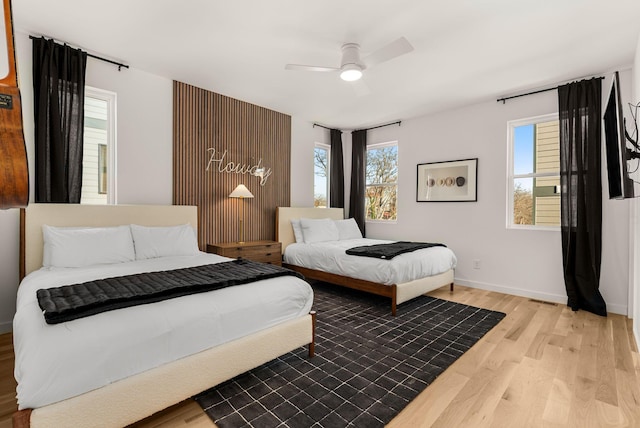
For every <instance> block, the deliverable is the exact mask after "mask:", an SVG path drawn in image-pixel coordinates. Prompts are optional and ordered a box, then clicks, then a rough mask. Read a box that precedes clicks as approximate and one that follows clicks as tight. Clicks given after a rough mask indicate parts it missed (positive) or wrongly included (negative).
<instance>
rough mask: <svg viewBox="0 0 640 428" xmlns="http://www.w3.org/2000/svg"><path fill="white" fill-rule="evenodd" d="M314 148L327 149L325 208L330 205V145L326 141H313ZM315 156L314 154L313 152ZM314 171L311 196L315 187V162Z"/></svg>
mask: <svg viewBox="0 0 640 428" xmlns="http://www.w3.org/2000/svg"><path fill="white" fill-rule="evenodd" d="M316 148H319V149H324V150H326V151H327V177H326V178H327V188H326V189H325V192H327V208H330V207H331V191H330V190H331V145H330V144H327V143H315V144H314V145H313V150H314V151H315V149H316ZM314 156H315V154H314ZM313 169H314V173H313V196H314V198H315V188H316V175H315V164H314V168H313ZM314 205H315V204H314Z"/></svg>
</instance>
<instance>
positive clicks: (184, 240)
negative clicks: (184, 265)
mask: <svg viewBox="0 0 640 428" xmlns="http://www.w3.org/2000/svg"><path fill="white" fill-rule="evenodd" d="M131 234H132V235H133V244H134V246H135V249H136V260H143V259H153V258H156V257H167V256H192V255H195V254H198V251H199V250H198V239H197V238H196V234H195V233H194V231H193V228H192V227H191V225H189V224H182V225H179V226H168V227H147V226H139V225H137V224H132V225H131Z"/></svg>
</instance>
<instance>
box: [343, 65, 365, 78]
mask: <svg viewBox="0 0 640 428" xmlns="http://www.w3.org/2000/svg"><path fill="white" fill-rule="evenodd" d="M361 77H362V69H361V68H360V67H358V65H357V64H346V65H345V66H344V67H342V71H340V78H341V79H342V80H344V81H347V82H353V81H356V80H358V79H360V78H361Z"/></svg>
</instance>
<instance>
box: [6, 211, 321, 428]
mask: <svg viewBox="0 0 640 428" xmlns="http://www.w3.org/2000/svg"><path fill="white" fill-rule="evenodd" d="M196 213H197V211H196V208H195V207H152V206H144V207H142V206H138V207H133V206H128V207H127V206H110V207H95V206H77V205H76V206H72V205H71V206H70V205H65V206H60V205H46V206H42V205H32V206H30V207H29V208H27V210H26V217H25V218H24V219H23V220H24V224H25V226H26V227H25V237H24V241H23V242H25V244H26V247H25V250H26V252H25V253H24V256H25V257H24V260H25V273H28V275H27V276H26V277H25V278H24V280H23V281H22V283H21V285H20V289H19V290H18V299H17V309H16V315H15V318H14V347H15V355H16V367H15V376H16V380H17V381H18V388H17V397H18V405H19V410H20V411H19V412H18V413H16V417H15V420H16V422H17V425H18V426H27V425H28V424H30V425H31V426H34V427H37V426H55V427H63V426H74V427H77V426H83V427H86V426H124V425H127V424H130V423H133V422H135V421H137V420H139V419H142V418H144V417H146V416H149V415H151V414H152V413H154V412H156V411H159V410H162V409H164V408H166V407H168V406H170V405H172V404H175V403H177V402H179V401H182V400H184V399H186V398H188V397H190V396H192V395H195V394H197V393H199V392H201V391H203V390H205V389H207V388H209V387H211V386H214V385H216V384H218V383H220V382H222V381H225V380H227V379H230V378H231V377H233V376H235V375H237V374H239V373H242V372H244V371H246V370H249V369H251V368H254V367H256V366H258V365H260V364H262V363H264V362H266V361H269V360H271V359H273V358H275V357H277V356H279V355H282V354H284V353H286V352H289V351H291V350H293V349H296V348H298V347H300V346H303V345H305V344H309V343H312V341H313V320H312V318H313V316H312V315H310V314H309V311H310V309H311V305H312V302H313V291H312V290H311V288H310V287H309V285H308V284H307V283H306V282H304V281H302V280H301V279H299V278H297V277H294V276H283V277H278V278H271V279H266V280H261V281H257V282H251V283H247V284H243V285H236V286H231V287H226V288H221V289H218V290H214V291H208V292H203V293H198V294H192V295H187V296H182V297H177V298H173V299H169V300H164V301H161V302H156V303H151V304H144V305H138V306H133V307H128V308H123V309H117V310H112V311H107V312H103V313H99V314H97V315H91V316H88V317H84V318H80V319H76V320H73V321H68V322H63V323H59V324H47V323H46V322H45V319H44V316H43V313H42V311H41V309H40V307H39V305H38V301H37V298H36V291H37V290H38V289H42V288H50V287H59V286H63V285H68V284H78V283H82V282H86V281H90V280H94V279H100V278H110V277H119V276H124V275H130V274H136V273H142V272H154V271H166V270H171V269H179V268H185V267H192V266H200V265H205V264H211V263H219V262H224V261H229V260H230V259H227V258H224V257H220V256H217V255H213V254H206V253H202V252H200V251H198V249H197V243H195V235H194V234H193V230H192V229H190V228H191V226H186V227H185V226H174V227H168V228H162V229H161V228H145V227H141V228H139V229H138V231H137V232H138V234H137V235H133V236H135V237H137V238H138V241H137V242H136V243H134V246H133V249H134V253H133V260H129V259H130V258H131V257H132V254H131V248H128V247H127V243H126V239H119V238H113V236H114V232H113V228H109V229H102V230H103V232H104V233H105V234H106V235H105V234H101V233H103V232H100V230H101V229H83V230H82V231H81V232H78V234H79V235H78V236H73V234H74V233H75V232H69V231H68V229H52V230H53V232H54V233H57V232H59V231H61V232H62V233H61V236H58V237H55V239H53V240H52V242H54V243H55V245H57V246H58V248H57V250H56V249H54V250H53V251H47V252H45V254H44V264H45V267H40V266H42V264H43V253H42V250H41V249H42V247H43V241H42V232H40V230H42V225H43V224H47V225H57V226H71V225H73V226H82V227H87V226H97V225H101V226H113V225H123V224H129V223H136V224H146V225H151V226H169V225H180V224H185V223H190V224H196V222H197V220H196ZM129 227H130V226H129ZM124 229H126V228H124ZM96 230H97V231H98V232H97V235H96V236H95V238H98V239H97V242H95V246H96V248H98V249H97V250H96V251H97V255H98V257H100V258H101V260H102V261H104V263H102V262H100V263H96V259H92V257H93V256H95V255H93V256H92V254H91V249H90V248H86V247H85V246H83V244H82V239H85V238H86V236H84V235H86V234H91V233H94V231H96ZM124 231H125V230H123V232H124ZM117 233H118V234H119V233H120V232H117ZM164 233H168V234H169V235H170V236H168V238H169V239H170V244H167V245H165V244H164V243H163V242H162V241H163V240H162V235H163V234H164ZM189 233H191V235H192V239H193V240H194V242H193V243H192V244H191V243H189V239H188V238H187V239H183V238H185V236H187V235H188V234H189ZM171 234H173V235H171ZM185 234H186V235H185ZM118 236H125V238H126V233H125V235H118ZM181 236H182V237H181ZM110 240H111V241H110ZM87 242H91V241H90V240H87V241H86V242H85V244H86V243H87ZM73 243H76V244H77V245H79V246H80V248H76V249H74V248H65V247H64V245H71V244H73ZM181 243H182V244H181ZM136 244H140V245H136ZM55 245H54V246H55ZM34 246H35V247H34ZM31 248H35V249H34V250H33V251H30V249H31ZM37 248H40V250H37ZM136 250H137V251H136ZM171 253H174V254H171ZM52 254H53V255H52ZM136 256H137V257H136ZM38 260H39V261H38ZM38 265H39V266H38ZM66 265H78V266H66ZM35 267H39V269H34V268H35Z"/></svg>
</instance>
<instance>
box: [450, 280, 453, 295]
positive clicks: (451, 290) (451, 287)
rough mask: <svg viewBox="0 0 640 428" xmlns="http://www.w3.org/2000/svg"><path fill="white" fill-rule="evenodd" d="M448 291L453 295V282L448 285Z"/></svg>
mask: <svg viewBox="0 0 640 428" xmlns="http://www.w3.org/2000/svg"><path fill="white" fill-rule="evenodd" d="M449 291H450V292H452V293H453V282H452V283H451V284H449Z"/></svg>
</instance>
